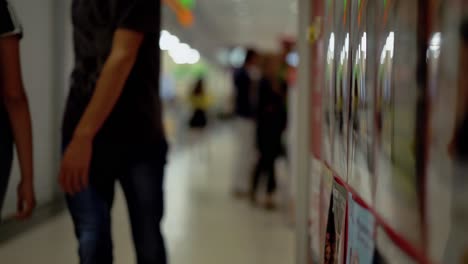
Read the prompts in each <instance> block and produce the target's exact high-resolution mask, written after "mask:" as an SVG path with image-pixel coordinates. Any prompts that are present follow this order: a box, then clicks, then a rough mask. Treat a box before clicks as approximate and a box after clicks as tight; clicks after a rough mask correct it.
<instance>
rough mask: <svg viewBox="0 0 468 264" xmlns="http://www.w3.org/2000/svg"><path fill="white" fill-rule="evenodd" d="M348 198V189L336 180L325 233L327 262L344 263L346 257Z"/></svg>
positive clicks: (331, 263)
mask: <svg viewBox="0 0 468 264" xmlns="http://www.w3.org/2000/svg"><path fill="white" fill-rule="evenodd" d="M346 200H347V191H346V189H345V188H344V187H343V186H341V185H339V184H338V183H336V182H334V183H333V191H332V199H331V203H330V208H329V211H328V223H327V228H326V235H325V247H324V262H323V263H325V264H338V263H343V261H344V259H345V255H346V253H345V251H346V250H345V247H344V246H345V240H346V234H345V232H344V231H345V221H346Z"/></svg>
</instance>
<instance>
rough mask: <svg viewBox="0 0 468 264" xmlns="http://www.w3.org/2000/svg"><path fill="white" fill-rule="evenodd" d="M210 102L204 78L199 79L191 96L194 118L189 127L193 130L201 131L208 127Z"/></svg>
mask: <svg viewBox="0 0 468 264" xmlns="http://www.w3.org/2000/svg"><path fill="white" fill-rule="evenodd" d="M209 104H210V100H209V97H208V95H207V94H206V91H205V86H204V81H203V78H199V79H198V80H197V82H196V84H195V87H194V88H193V90H192V94H191V95H190V105H191V106H192V111H193V112H192V117H191V118H190V121H189V126H190V128H191V129H192V130H196V131H201V130H204V129H205V128H206V126H207V125H208V118H207V115H206V112H207V111H208V107H209Z"/></svg>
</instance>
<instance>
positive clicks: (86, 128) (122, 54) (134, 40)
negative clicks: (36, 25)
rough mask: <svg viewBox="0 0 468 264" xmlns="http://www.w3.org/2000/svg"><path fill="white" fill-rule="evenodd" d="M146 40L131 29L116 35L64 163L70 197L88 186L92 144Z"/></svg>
mask: <svg viewBox="0 0 468 264" xmlns="http://www.w3.org/2000/svg"><path fill="white" fill-rule="evenodd" d="M143 39H144V33H140V32H137V31H133V30H128V29H118V30H117V31H116V32H115V34H114V40H113V45H112V50H111V53H110V55H109V57H108V59H107V61H106V63H105V64H104V67H103V69H102V72H101V75H100V77H99V80H98V82H97V84H96V89H95V91H94V94H93V96H92V98H91V101H90V103H89V105H88V107H87V108H86V111H85V113H84V114H83V116H82V118H81V120H80V122H79V124H78V126H77V128H76V130H75V133H74V137H73V139H72V141H71V143H70V145H69V146H68V148H67V150H66V152H65V155H64V159H63V161H62V168H61V173H60V183H61V185H62V188H63V189H64V191H65V192H67V193H69V194H74V193H77V192H79V191H81V190H82V189H83V188H84V187H86V186H87V185H88V171H89V162H90V160H91V154H92V141H93V139H94V137H95V136H96V134H97V133H98V131H99V130H100V128H101V127H102V125H103V124H104V122H105V121H106V119H107V118H108V116H109V114H110V113H111V112H112V109H113V108H114V106H115V104H116V103H117V100H118V99H119V97H120V95H121V94H122V90H123V88H124V86H125V83H126V81H127V79H128V77H129V75H130V73H131V70H132V68H133V66H134V64H135V61H136V59H137V56H138V52H139V49H140V46H141V44H142V42H143ZM155 74H156V73H155Z"/></svg>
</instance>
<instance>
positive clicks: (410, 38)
mask: <svg viewBox="0 0 468 264" xmlns="http://www.w3.org/2000/svg"><path fill="white" fill-rule="evenodd" d="M417 12H418V2H417V1H402V0H400V1H385V2H382V1H379V2H378V3H377V12H376V13H377V18H379V19H378V21H377V23H376V24H379V30H378V33H377V36H378V37H377V52H376V54H378V55H379V57H378V58H374V60H377V62H378V74H377V87H376V106H375V109H376V126H375V129H376V133H375V134H376V138H375V140H376V155H375V158H376V161H375V165H376V167H375V172H376V182H377V183H376V191H375V193H376V198H375V199H376V201H375V207H376V210H377V211H378V212H379V214H380V215H381V216H382V217H383V218H384V219H385V221H386V222H387V223H389V225H390V226H391V227H392V229H394V230H395V231H397V232H398V233H400V234H403V235H404V236H405V239H406V240H408V241H409V242H410V243H411V244H413V245H415V246H416V247H418V248H422V228H421V226H422V216H421V212H422V208H421V196H422V187H423V186H424V184H423V182H422V179H421V178H420V177H419V176H421V175H420V174H421V171H418V169H417V168H418V163H417V162H418V161H421V160H422V157H420V156H418V155H417V153H418V151H417V150H418V147H419V146H420V145H421V142H420V141H419V140H420V139H421V138H422V134H423V132H422V131H418V128H419V127H420V124H419V123H418V122H422V121H423V118H420V116H419V115H420V107H419V105H420V101H419V100H420V99H421V98H420V96H418V94H419V91H418V89H419V88H420V87H419V84H418V76H417V72H418V69H419V68H418V59H419V57H418V54H419V53H418V49H417V44H418V39H417V36H418V34H417V33H418V24H419V23H418V20H417V16H415V15H414V14H415V13H417ZM368 59H370V58H368ZM418 158H419V160H418Z"/></svg>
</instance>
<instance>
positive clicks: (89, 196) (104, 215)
mask: <svg viewBox="0 0 468 264" xmlns="http://www.w3.org/2000/svg"><path fill="white" fill-rule="evenodd" d="M101 176H102V175H101ZM113 196H114V185H113V182H111V183H109V184H107V186H104V185H99V186H97V185H90V186H89V187H88V188H86V189H85V190H84V191H82V192H80V193H78V194H76V195H73V196H67V205H68V209H69V211H70V214H71V216H72V220H73V224H74V227H75V234H76V236H77V239H78V244H79V256H80V263H81V264H111V263H113V252H112V251H113V245H112V238H111V219H110V212H111V208H112V201H113Z"/></svg>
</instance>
